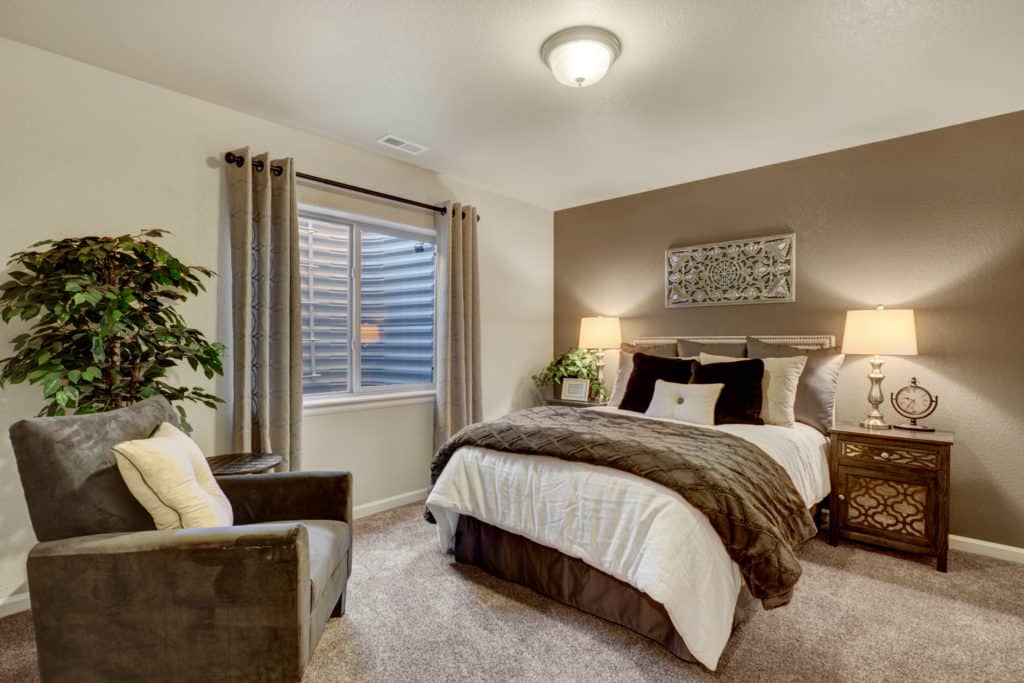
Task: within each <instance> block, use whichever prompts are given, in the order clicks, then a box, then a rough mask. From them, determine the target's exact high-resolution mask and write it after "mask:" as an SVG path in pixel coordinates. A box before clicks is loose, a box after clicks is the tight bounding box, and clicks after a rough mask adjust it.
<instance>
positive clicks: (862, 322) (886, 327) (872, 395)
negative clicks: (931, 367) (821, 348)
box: [843, 306, 917, 429]
mask: <svg viewBox="0 0 1024 683" xmlns="http://www.w3.org/2000/svg"><path fill="white" fill-rule="evenodd" d="M843 353H845V354H847V355H851V356H856V355H865V356H872V358H871V360H870V361H869V362H870V363H871V372H870V373H869V374H868V379H869V380H871V389H870V390H869V391H868V403H870V404H871V412H870V413H868V415H867V417H865V418H864V419H863V420H861V422H860V426H861V427H865V428H867V429H889V428H890V425H889V424H888V423H886V421H885V418H884V417H882V413H881V411H880V410H879V409H878V406H880V405H882V401H884V400H885V395H884V394H883V393H882V380H883V379H885V375H883V374H882V364H883V363H884V362H885V361H884V360H883V359H882V358H881V356H916V355H917V333H916V330H915V326H914V311H913V309H910V308H894V309H891V310H890V309H887V308H885V307H884V306H879V307H878V308H875V309H874V310H866V311H847V313H846V329H845V330H844V331H843Z"/></svg>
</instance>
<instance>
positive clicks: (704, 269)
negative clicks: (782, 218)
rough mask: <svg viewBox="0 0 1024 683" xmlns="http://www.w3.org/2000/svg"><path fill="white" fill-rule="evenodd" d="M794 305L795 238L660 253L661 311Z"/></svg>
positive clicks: (786, 235) (758, 239) (784, 236)
mask: <svg viewBox="0 0 1024 683" xmlns="http://www.w3.org/2000/svg"><path fill="white" fill-rule="evenodd" d="M795 301H796V233H792V232H789V233H783V234H781V235H767V236H764V237H750V238H747V239H740V240H730V241H727V242H712V243H710V244H695V245H690V246H683V247H673V248H671V249H668V250H666V251H665V308H690V307H697V306H730V305H733V306H734V305H738V304H739V305H742V304H788V303H793V302H795Z"/></svg>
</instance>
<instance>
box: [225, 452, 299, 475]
mask: <svg viewBox="0 0 1024 683" xmlns="http://www.w3.org/2000/svg"><path fill="white" fill-rule="evenodd" d="M206 461H207V462H208V463H210V469H211V470H213V474H214V476H223V475H226V474H261V473H263V472H269V471H271V470H272V469H274V468H275V467H277V466H278V465H280V464H281V463H282V462H283V459H282V458H281V456H280V455H277V454H276V453H224V454H222V455H215V456H213V457H212V458H207V460H206Z"/></svg>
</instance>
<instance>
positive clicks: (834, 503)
mask: <svg viewBox="0 0 1024 683" xmlns="http://www.w3.org/2000/svg"><path fill="white" fill-rule="evenodd" d="M838 512H839V498H838V497H837V496H836V495H835V493H832V495H831V496H829V500H828V544H829V545H839V515H838V514H837V513H838Z"/></svg>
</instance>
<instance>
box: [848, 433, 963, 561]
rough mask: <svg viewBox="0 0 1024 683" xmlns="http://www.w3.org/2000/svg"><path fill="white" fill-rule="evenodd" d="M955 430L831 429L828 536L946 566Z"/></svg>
mask: <svg viewBox="0 0 1024 683" xmlns="http://www.w3.org/2000/svg"><path fill="white" fill-rule="evenodd" d="M953 441H954V438H953V434H952V433H950V432H913V431H904V430H900V429H887V430H884V431H879V430H871V429H865V428H863V427H858V426H855V425H838V426H836V427H835V428H834V429H833V430H832V448H831V452H830V457H829V469H830V475H831V477H832V496H831V498H830V501H829V507H830V516H829V524H830V529H829V541H830V542H831V544H832V545H836V544H837V543H838V542H839V539H840V537H842V538H845V539H849V540H851V541H860V542H863V543H873V544H875V545H880V546H885V547H886V548H892V549H894V550H902V551H904V552H910V553H917V554H921V555H931V556H932V557H935V558H936V565H937V566H936V568H937V569H938V570H939V571H940V572H944V571H946V568H947V565H946V555H947V553H948V550H949V469H950V462H949V461H950V451H951V450H952V446H953Z"/></svg>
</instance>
